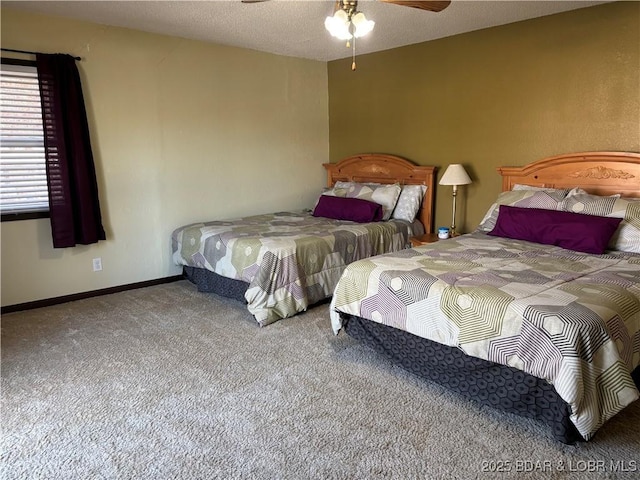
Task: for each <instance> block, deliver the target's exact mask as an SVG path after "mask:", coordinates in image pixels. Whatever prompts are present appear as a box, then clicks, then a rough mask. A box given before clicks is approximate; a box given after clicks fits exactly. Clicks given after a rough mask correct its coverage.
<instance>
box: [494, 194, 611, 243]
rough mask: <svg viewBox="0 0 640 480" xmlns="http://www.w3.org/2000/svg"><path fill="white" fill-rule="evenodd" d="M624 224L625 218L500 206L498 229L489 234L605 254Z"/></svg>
mask: <svg viewBox="0 0 640 480" xmlns="http://www.w3.org/2000/svg"><path fill="white" fill-rule="evenodd" d="M621 221H622V219H621V218H609V217H598V216H594V215H583V214H580V213H573V212H561V211H557V210H543V209H540V208H519V207H510V206H507V205H500V212H499V213H498V221H497V222H496V226H495V227H494V229H493V230H491V231H490V232H489V233H488V234H489V235H494V236H497V237H507V238H515V239H517V240H528V241H529V242H536V243H542V244H545V245H557V246H558V247H562V248H566V249H568V250H575V251H577V252H585V253H595V254H602V253H604V251H605V249H606V248H607V244H608V243H609V240H610V239H611V237H612V236H613V234H614V233H615V231H616V229H617V228H618V225H619V224H620V222H621Z"/></svg>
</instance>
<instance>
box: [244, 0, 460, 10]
mask: <svg viewBox="0 0 640 480" xmlns="http://www.w3.org/2000/svg"><path fill="white" fill-rule="evenodd" d="M267 1H269V0H242V3H261V2H267ZM378 1H379V2H384V3H393V4H394V5H402V6H403V7H412V8H417V9H419V10H428V11H430V12H441V11H442V10H444V9H445V8H447V7H448V6H449V4H450V3H451V0H442V1H440V0H378ZM336 3H337V4H340V3H341V2H340V1H338V2H336Z"/></svg>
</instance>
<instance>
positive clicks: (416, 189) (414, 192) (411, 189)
mask: <svg viewBox="0 0 640 480" xmlns="http://www.w3.org/2000/svg"><path fill="white" fill-rule="evenodd" d="M426 191H427V186H426V185H403V187H402V191H401V192H400V197H399V198H398V203H396V208H394V209H393V213H392V214H391V218H394V219H397V220H405V221H407V222H413V221H414V220H415V219H416V215H417V214H418V210H420V205H422V199H423V198H424V194H425V193H426Z"/></svg>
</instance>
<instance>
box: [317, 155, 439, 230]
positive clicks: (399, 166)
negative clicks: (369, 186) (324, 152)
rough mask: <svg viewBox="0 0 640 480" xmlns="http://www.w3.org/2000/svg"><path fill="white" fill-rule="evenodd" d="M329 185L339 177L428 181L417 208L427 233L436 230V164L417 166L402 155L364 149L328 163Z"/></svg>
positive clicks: (363, 180) (368, 180)
mask: <svg viewBox="0 0 640 480" xmlns="http://www.w3.org/2000/svg"><path fill="white" fill-rule="evenodd" d="M323 166H324V168H325V169H326V170H327V186H329V187H333V185H334V184H335V183H336V182H337V181H338V180H342V181H345V182H359V183H399V184H401V185H426V186H427V192H426V193H425V195H424V199H423V200H422V207H421V208H420V211H419V212H418V219H419V220H420V221H421V222H422V224H423V225H424V229H425V232H426V233H433V202H434V193H435V171H436V167H426V166H418V165H415V164H413V163H411V162H410V161H409V160H406V159H404V158H402V157H397V156H395V155H386V154H383V153H363V154H360V155H354V156H352V157H348V158H345V159H343V160H340V161H339V162H338V163H325V164H323Z"/></svg>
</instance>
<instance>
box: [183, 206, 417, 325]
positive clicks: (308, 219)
mask: <svg viewBox="0 0 640 480" xmlns="http://www.w3.org/2000/svg"><path fill="white" fill-rule="evenodd" d="M422 228H423V227H422V224H420V223H419V222H416V223H415V224H413V225H412V224H410V223H408V222H405V221H402V220H390V221H386V222H374V223H364V224H363V223H355V222H347V221H342V220H332V219H328V218H322V217H314V216H312V215H311V211H309V210H305V211H299V212H280V213H275V214H268V215H256V216H252V217H246V218H240V219H236V220H229V221H212V222H206V223H195V224H192V225H187V226H184V227H181V228H178V229H176V230H175V231H174V232H173V234H172V250H173V260H174V262H175V263H176V265H186V266H190V267H198V268H204V269H207V270H210V271H212V272H215V273H217V274H218V275H221V276H223V277H227V278H232V279H236V280H242V281H244V282H246V283H248V284H249V288H248V289H247V291H246V293H245V298H246V300H247V304H248V309H249V311H250V312H251V313H252V314H253V315H254V316H255V318H256V320H257V321H258V323H259V324H260V325H261V326H264V325H268V324H270V323H273V322H275V321H276V320H278V319H280V318H284V317H290V316H292V315H295V314H296V313H298V312H302V311H304V310H306V309H307V307H308V306H309V305H312V304H314V303H316V302H318V301H320V300H323V299H325V298H328V297H330V296H331V294H332V293H333V289H334V288H335V286H336V283H337V282H338V279H339V278H340V275H341V274H342V271H343V270H344V267H345V266H346V265H347V264H349V263H351V262H352V261H354V260H359V259H361V258H366V257H370V256H373V255H379V254H382V253H387V252H393V251H396V250H401V249H403V248H407V246H409V244H410V242H409V238H410V237H411V236H412V235H413V234H421V233H423V230H422ZM414 230H415V232H414Z"/></svg>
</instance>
